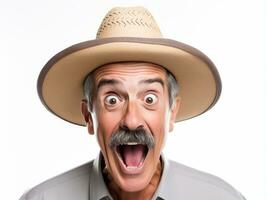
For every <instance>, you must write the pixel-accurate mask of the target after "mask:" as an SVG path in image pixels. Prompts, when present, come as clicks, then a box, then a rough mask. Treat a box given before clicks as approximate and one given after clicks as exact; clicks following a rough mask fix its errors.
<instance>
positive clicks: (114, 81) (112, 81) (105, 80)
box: [97, 79, 119, 90]
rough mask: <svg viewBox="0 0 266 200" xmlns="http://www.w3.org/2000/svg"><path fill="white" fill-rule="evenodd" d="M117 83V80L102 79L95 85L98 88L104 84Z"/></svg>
mask: <svg viewBox="0 0 266 200" xmlns="http://www.w3.org/2000/svg"><path fill="white" fill-rule="evenodd" d="M116 84H119V81H118V80H115V79H102V80H100V81H99V84H98V86H97V90H99V88H100V87H103V86H104V85H116Z"/></svg>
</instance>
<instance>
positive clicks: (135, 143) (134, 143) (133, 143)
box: [126, 142, 138, 145]
mask: <svg viewBox="0 0 266 200" xmlns="http://www.w3.org/2000/svg"><path fill="white" fill-rule="evenodd" d="M137 144H138V143H137V142H129V143H126V145H137Z"/></svg>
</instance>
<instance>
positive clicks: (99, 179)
mask: <svg viewBox="0 0 266 200" xmlns="http://www.w3.org/2000/svg"><path fill="white" fill-rule="evenodd" d="M162 161H163V173H162V177H161V180H160V183H159V186H158V188H157V190H156V192H155V194H154V196H153V198H152V200H160V199H164V200H244V197H243V196H242V195H241V194H240V193H239V192H238V191H236V190H235V189H234V188H233V187H232V186H230V185H229V184H228V183H226V182H224V181H223V180H221V179H220V178H218V177H215V176H213V175H210V174H207V173H203V172H200V171H198V170H195V169H192V168H189V167H186V166H184V165H181V164H179V163H176V162H173V161H170V160H167V159H165V158H164V156H162ZM102 162H103V158H102V155H101V154H100V155H99V156H98V157H97V158H96V159H95V160H93V161H91V162H89V163H87V164H84V165H82V166H80V167H77V168H75V169H72V170H70V171H68V172H66V173H63V174H61V175H59V176H56V177H54V178H52V179H49V180H47V181H45V182H43V183H41V184H40V185H38V186H36V187H34V188H32V189H31V190H29V191H28V192H26V193H25V194H24V195H23V196H22V197H21V198H20V200H112V197H111V195H110V193H109V192H108V189H107V187H106V185H105V183H104V179H103V175H102V170H101V163H102Z"/></svg>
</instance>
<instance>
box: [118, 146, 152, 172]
mask: <svg viewBox="0 0 266 200" xmlns="http://www.w3.org/2000/svg"><path fill="white" fill-rule="evenodd" d="M114 152H115V154H116V157H117V159H118V163H119V165H120V168H121V170H122V172H123V173H124V174H127V175H138V174H141V173H142V172H143V168H144V165H145V161H146V158H147V156H148V154H149V151H148V153H147V155H146V157H145V159H144V160H143V161H142V162H141V163H140V165H139V166H138V167H127V166H126V165H125V164H124V162H123V161H122V160H121V158H120V157H119V155H118V153H117V152H116V150H114Z"/></svg>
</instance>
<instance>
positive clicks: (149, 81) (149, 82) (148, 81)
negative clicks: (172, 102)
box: [140, 78, 164, 87]
mask: <svg viewBox="0 0 266 200" xmlns="http://www.w3.org/2000/svg"><path fill="white" fill-rule="evenodd" d="M140 83H145V84H151V83H160V84H161V85H162V86H163V87H164V82H163V80H162V79H161V78H152V79H146V80H142V81H140Z"/></svg>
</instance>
